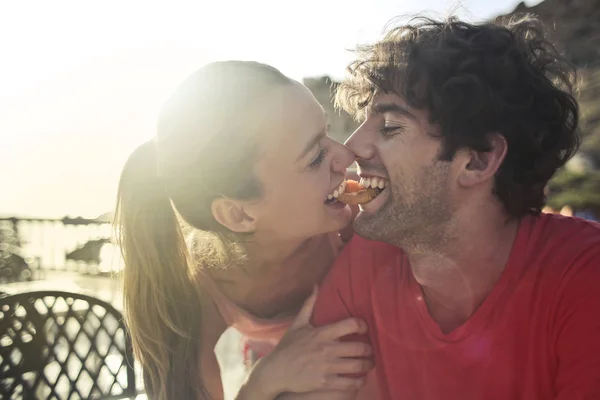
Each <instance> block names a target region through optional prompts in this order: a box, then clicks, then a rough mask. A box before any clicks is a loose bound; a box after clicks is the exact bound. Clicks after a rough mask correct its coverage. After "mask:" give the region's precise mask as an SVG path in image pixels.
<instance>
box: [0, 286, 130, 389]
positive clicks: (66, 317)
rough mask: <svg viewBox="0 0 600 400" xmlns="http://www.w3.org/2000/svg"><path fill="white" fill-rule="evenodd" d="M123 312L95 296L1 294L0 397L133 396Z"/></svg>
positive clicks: (45, 292) (36, 293)
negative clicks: (4, 295) (2, 295)
mask: <svg viewBox="0 0 600 400" xmlns="http://www.w3.org/2000/svg"><path fill="white" fill-rule="evenodd" d="M133 365H134V359H133V354H132V350H131V342H130V339H129V336H128V335H127V330H126V328H125V325H124V323H123V318H122V314H121V313H120V312H119V311H118V310H116V309H115V308H114V307H113V306H111V305H110V304H108V303H106V302H104V301H102V300H99V299H96V298H94V297H90V296H86V295H82V294H76V293H68V292H61V291H40V292H28V293H21V294H15V295H10V296H7V297H3V298H0V398H2V399H7V400H8V399H59V400H62V399H110V398H123V397H127V396H135V394H136V387H135V374H134V370H133Z"/></svg>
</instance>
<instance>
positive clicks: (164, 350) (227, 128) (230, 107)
mask: <svg viewBox="0 0 600 400" xmlns="http://www.w3.org/2000/svg"><path fill="white" fill-rule="evenodd" d="M292 82H293V81H291V80H290V79H289V78H287V77H286V76H284V75H283V74H281V73H280V72H279V71H278V70H276V69H274V68H272V67H269V66H267V65H264V64H259V63H254V62H242V61H228V62H217V63H213V64H209V65H207V66H205V67H203V68H202V69H200V70H199V71H197V72H196V73H194V74H193V75H192V76H191V77H189V78H188V79H187V80H186V81H185V82H184V83H183V84H182V85H181V86H180V88H179V89H178V90H177V91H176V93H175V95H174V96H173V97H172V98H171V99H170V100H169V101H168V102H167V104H166V106H165V108H164V109H163V111H162V113H161V116H160V119H159V124H158V132H157V136H156V138H155V139H154V140H152V141H149V142H147V143H144V144H143V145H141V146H140V147H139V148H137V149H136V150H135V151H134V152H133V154H132V155H131V156H130V158H129V159H128V161H127V163H126V164H125V166H124V168H123V172H122V174H121V179H120V183H119V190H118V201H117V210H116V213H115V223H116V227H117V228H118V229H117V232H118V240H119V245H120V247H121V250H122V253H123V257H124V261H125V268H124V273H123V275H124V276H123V279H124V302H125V304H124V311H125V317H126V321H127V324H128V327H129V330H130V334H131V337H132V341H133V347H134V352H135V354H136V357H137V359H138V360H139V362H140V363H141V366H142V368H143V377H144V384H145V388H146V392H147V393H148V396H149V398H151V399H159V400H181V399H203V398H208V395H207V393H206V391H205V390H204V385H203V383H202V381H201V373H200V370H199V360H198V356H199V349H200V343H201V338H200V333H201V329H200V321H201V302H200V293H199V290H198V285H197V284H196V282H195V279H196V275H197V270H198V268H201V267H202V266H203V265H204V266H213V265H219V264H222V263H227V262H228V261H227V260H228V259H232V258H233V257H236V254H234V253H235V252H236V249H237V248H238V247H239V246H238V247H236V246H232V244H235V242H236V240H237V238H236V237H235V235H233V234H232V233H231V232H228V231H226V230H225V229H224V228H223V227H222V226H221V225H220V224H218V223H217V222H216V221H215V219H214V218H213V216H212V213H211V204H212V202H213V200H214V199H215V198H217V197H218V196H228V197H231V198H238V199H245V198H255V197H259V196H260V195H261V186H260V184H259V182H257V179H256V178H255V177H254V175H253V173H252V171H253V168H252V167H253V163H254V161H255V159H256V148H257V141H256V140H254V137H255V136H256V133H257V129H260V127H257V126H248V125H251V124H249V123H248V118H246V117H247V115H248V112H249V110H250V111H252V110H253V109H255V107H256V106H257V104H260V100H261V98H263V97H264V96H266V95H267V94H268V92H269V90H270V89H272V88H273V87H275V86H277V85H286V84H290V83H292ZM180 219H181V220H183V221H185V224H187V225H189V226H190V227H192V228H193V229H196V230H199V231H202V232H203V234H202V235H199V236H198V238H199V239H197V240H200V241H201V243H199V247H200V248H201V249H204V250H203V251H202V252H201V253H200V254H199V257H198V259H199V260H201V264H202V265H198V260H194V261H193V262H192V260H191V259H190V258H191V257H190V252H189V249H188V247H187V246H186V243H185V240H184V234H183V231H182V224H181V223H180ZM219 249H220V250H219Z"/></svg>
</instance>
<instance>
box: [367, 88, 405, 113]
mask: <svg viewBox="0 0 600 400" xmlns="http://www.w3.org/2000/svg"><path fill="white" fill-rule="evenodd" d="M383 104H394V105H396V106H399V107H401V108H404V109H406V110H410V109H411V107H410V106H409V105H408V102H407V101H406V100H405V99H404V98H403V97H402V96H399V95H397V94H396V93H393V92H379V93H376V94H375V95H374V96H373V99H372V100H371V104H369V108H371V109H376V108H377V107H378V106H381V105H383Z"/></svg>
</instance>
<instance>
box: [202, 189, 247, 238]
mask: <svg viewBox="0 0 600 400" xmlns="http://www.w3.org/2000/svg"><path fill="white" fill-rule="evenodd" d="M244 205H245V203H244V202H243V201H240V200H235V199H229V198H226V197H219V198H217V199H215V200H213V202H212V204H211V211H212V215H213V217H214V218H215V219H216V220H217V222H218V223H220V224H221V225H223V226H224V227H225V228H227V229H229V230H230V231H232V232H236V233H249V232H253V231H254V230H255V229H256V218H255V217H254V216H253V215H251V213H250V212H248V210H247V208H245V207H244Z"/></svg>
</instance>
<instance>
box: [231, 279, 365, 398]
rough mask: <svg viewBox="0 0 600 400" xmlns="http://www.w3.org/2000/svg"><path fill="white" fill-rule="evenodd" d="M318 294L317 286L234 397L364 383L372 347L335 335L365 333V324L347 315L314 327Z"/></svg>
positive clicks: (344, 387) (343, 388)
mask: <svg viewBox="0 0 600 400" xmlns="http://www.w3.org/2000/svg"><path fill="white" fill-rule="evenodd" d="M316 294H317V292H316V290H315V292H314V293H313V295H311V296H310V297H309V299H308V300H307V301H306V303H305V304H304V306H303V308H302V310H301V311H300V313H299V314H298V317H296V320H295V321H294V323H293V324H292V327H291V328H290V330H289V331H288V332H287V333H286V335H285V336H284V337H283V339H282V340H281V342H280V343H279V344H278V345H277V347H276V348H275V349H274V350H273V351H272V352H271V353H270V354H269V355H267V356H266V357H264V358H263V359H261V360H260V361H259V362H258V363H257V364H256V366H255V367H254V368H253V370H252V371H251V373H250V376H249V377H248V379H247V381H246V383H245V384H244V385H243V387H242V389H241V390H240V392H239V393H238V396H237V397H236V400H255V399H257V400H274V399H276V398H278V396H279V395H282V394H284V393H308V392H321V391H331V390H335V391H340V393H342V392H349V393H353V392H354V391H356V390H358V389H359V388H360V387H361V386H362V384H363V383H364V378H363V377H364V375H366V373H367V372H368V371H370V370H371V368H372V367H373V363H372V361H371V360H370V359H367V357H370V356H371V347H370V346H369V345H368V344H367V343H363V342H348V341H340V340H339V339H340V338H341V337H345V336H348V335H353V334H364V333H365V332H366V329H367V326H366V324H365V323H364V322H363V321H361V320H358V319H356V318H348V319H344V320H342V321H339V322H336V323H333V324H330V325H326V326H323V327H320V328H314V327H312V326H311V325H310V324H309V320H310V317H311V315H312V311H313V307H314V304H315V301H316ZM344 375H345V376H344Z"/></svg>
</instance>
